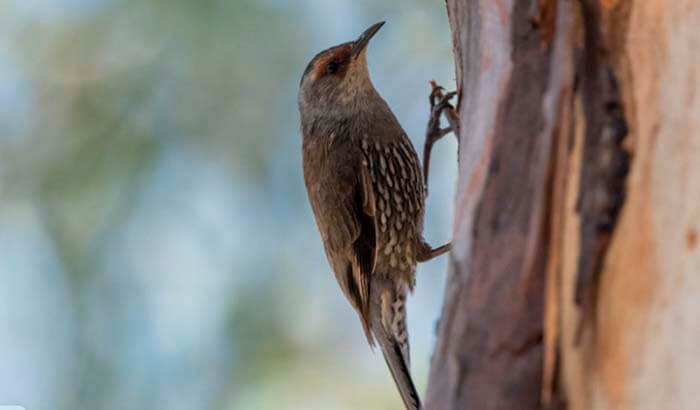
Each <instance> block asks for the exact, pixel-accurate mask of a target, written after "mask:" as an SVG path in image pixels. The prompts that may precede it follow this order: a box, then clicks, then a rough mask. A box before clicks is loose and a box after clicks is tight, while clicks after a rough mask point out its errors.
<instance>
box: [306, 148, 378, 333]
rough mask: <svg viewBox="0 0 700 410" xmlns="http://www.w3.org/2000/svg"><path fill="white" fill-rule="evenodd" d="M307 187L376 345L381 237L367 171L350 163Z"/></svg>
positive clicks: (329, 248)
mask: <svg viewBox="0 0 700 410" xmlns="http://www.w3.org/2000/svg"><path fill="white" fill-rule="evenodd" d="M346 158H347V157H346ZM360 158H361V156H360ZM336 163H337V162H336ZM305 174H306V170H305ZM306 182H307V189H308V190H309V196H310V199H311V204H312V208H313V211H314V215H315V216H316V222H317V225H318V227H319V230H320V232H321V237H322V239H323V244H324V247H325V249H326V254H327V256H328V259H329V261H330V263H331V265H332V267H333V271H334V273H335V276H336V279H337V280H338V284H339V285H340V287H341V289H342V290H343V293H344V294H345V296H346V297H347V298H348V300H350V303H351V304H352V306H353V307H354V308H355V310H357V312H358V314H359V316H360V320H361V322H362V326H363V328H364V331H365V334H366V336H367V340H368V341H369V343H370V345H374V340H373V338H372V335H371V332H370V323H369V300H370V299H369V298H370V281H371V276H372V273H373V272H374V266H375V262H376V252H377V249H376V244H377V242H376V238H377V235H376V227H375V223H374V215H375V207H374V206H375V205H374V193H373V190H372V182H371V179H370V176H369V172H368V170H367V167H366V166H364V165H363V164H362V163H361V162H360V161H357V162H356V163H353V164H349V163H347V162H346V163H345V166H340V167H336V168H334V169H333V170H332V171H330V170H329V171H328V172H322V175H321V178H320V179H319V180H318V181H316V180H314V181H312V180H311V179H310V178H309V179H307V181H306Z"/></svg>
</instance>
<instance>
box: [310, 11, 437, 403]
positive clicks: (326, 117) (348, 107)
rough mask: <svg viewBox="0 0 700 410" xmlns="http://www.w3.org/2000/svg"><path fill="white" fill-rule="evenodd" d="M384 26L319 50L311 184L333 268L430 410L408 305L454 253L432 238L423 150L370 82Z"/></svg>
mask: <svg viewBox="0 0 700 410" xmlns="http://www.w3.org/2000/svg"><path fill="white" fill-rule="evenodd" d="M382 25H384V22H380V23H377V24H375V25H373V26H372V27H370V28H368V29H367V30H366V31H365V32H364V33H362V35H361V36H360V37H359V38H358V39H357V40H355V41H350V42H347V43H343V44H340V45H338V46H335V47H331V48H329V49H327V50H325V51H322V52H320V53H318V54H317V55H316V56H315V57H314V58H313V59H312V60H311V62H309V64H308V66H307V67H306V70H305V71H304V74H303V76H302V79H301V84H300V89H299V111H300V114H301V131H302V134H303V144H302V145H303V168H304V181H305V183H306V189H307V191H308V195H309V201H310V202H311V207H312V209H313V212H314V216H315V218H316V224H317V226H318V229H319V231H320V233H321V238H322V239H323V244H324V247H325V251H326V256H327V257H328V261H329V263H330V265H331V267H332V269H333V272H334V273H335V277H336V279H337V281H338V283H339V284H340V288H341V289H342V290H343V293H344V294H345V296H346V297H347V298H348V300H349V301H350V303H351V304H352V306H353V307H354V308H355V310H356V311H357V313H358V314H359V316H360V321H361V322H362V326H363V328H364V331H365V335H366V336H367V340H368V341H369V344H370V345H371V346H374V343H375V340H376V342H378V343H379V346H380V347H381V349H382V353H383V354H384V359H385V360H386V363H387V365H388V366H389V370H390V371H391V375H392V376H393V378H394V381H395V383H396V386H397V387H398V390H399V393H400V394H401V398H402V399H403V402H404V404H405V405H406V408H407V409H410V410H418V409H420V407H421V405H420V399H419V397H418V394H417V392H416V388H415V386H414V384H413V380H412V379H411V374H410V361H409V344H408V334H407V330H406V311H405V302H406V294H407V292H408V291H412V290H413V286H414V284H415V271H416V263H417V262H423V261H427V260H429V259H431V258H434V257H436V256H438V255H441V254H443V253H445V252H447V251H448V250H449V248H450V244H446V245H443V246H440V247H438V248H435V249H433V248H432V247H431V246H430V245H428V243H426V241H425V240H424V239H423V215H424V205H425V189H426V187H424V185H423V180H422V175H421V166H420V163H419V161H418V156H417V155H416V151H415V150H414V148H413V145H412V144H411V141H410V140H409V139H408V137H407V136H406V133H405V132H404V130H403V129H402V128H401V125H400V124H399V122H398V120H397V119H396V117H395V116H394V114H393V113H392V111H391V109H390V108H389V106H388V105H387V103H386V102H385V101H384V99H382V97H381V96H380V95H379V93H378V92H377V90H376V89H375V88H374V85H373V84H372V81H371V80H370V76H369V71H368V67H367V55H366V47H367V44H368V42H369V40H370V39H371V38H372V36H374V34H376V32H377V31H378V30H379V29H380V28H381V27H382Z"/></svg>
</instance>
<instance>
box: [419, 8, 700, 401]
mask: <svg viewBox="0 0 700 410" xmlns="http://www.w3.org/2000/svg"><path fill="white" fill-rule="evenodd" d="M447 10H448V16H449V21H450V26H451V28H452V34H453V35H452V39H453V45H454V55H455V63H456V74H457V86H458V91H459V96H460V98H459V104H458V107H457V111H458V113H459V121H460V127H459V128H460V135H459V139H460V153H459V160H460V164H459V174H460V175H459V182H458V190H457V192H458V193H457V198H456V201H457V207H456V215H455V226H454V232H453V252H452V259H451V266H450V274H449V277H448V283H447V287H446V291H445V304H444V307H443V311H442V318H441V322H440V328H439V331H438V340H437V345H436V348H435V354H434V356H433V361H432V365H431V372H430V379H429V384H428V391H427V394H426V400H425V408H426V409H428V410H448V409H480V410H481V409H539V408H543V407H544V408H552V409H554V408H567V409H570V410H575V409H659V408H678V409H694V408H700V407H699V405H698V403H700V401H699V400H698V396H697V393H696V391H697V389H696V386H695V387H694V384H693V380H695V376H694V375H695V373H696V372H697V370H698V369H700V343H697V338H698V337H700V297H698V295H699V294H700V249H698V232H699V231H700V205H699V203H700V137H698V135H700V102H699V100H698V99H697V98H696V94H697V92H698V91H700V83H698V80H697V79H698V78H700V77H698V73H697V69H696V68H695V67H699V66H700V64H699V63H700V57H699V56H700V53H697V52H696V50H697V47H698V46H700V32H699V31H698V30H697V27H700V9H698V7H696V5H693V2H692V1H691V0H678V1H676V2H672V3H669V2H662V1H660V0H646V1H641V0H531V1H515V0H510V1H508V0H475V1H466V0H447ZM693 50H694V51H693ZM632 154H633V157H632ZM631 158H634V161H631ZM681 284H682V285H681ZM659 386H661V387H659Z"/></svg>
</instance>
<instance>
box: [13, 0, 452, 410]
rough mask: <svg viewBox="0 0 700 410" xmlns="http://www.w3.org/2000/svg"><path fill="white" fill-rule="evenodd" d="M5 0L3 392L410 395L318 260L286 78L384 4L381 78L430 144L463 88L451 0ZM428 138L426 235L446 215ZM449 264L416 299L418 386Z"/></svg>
mask: <svg viewBox="0 0 700 410" xmlns="http://www.w3.org/2000/svg"><path fill="white" fill-rule="evenodd" d="M393 4H395V2H393V1H391V0H380V1H377V0H364V1H356V0H337V1H332V2H331V1H327V0H297V1H292V0H257V1H255V0H228V1H227V0H199V1H195V0H190V1H185V0H167V1H166V0H150V1H144V0H15V1H12V0H10V1H3V2H0V107H1V108H0V278H1V285H0V326H1V327H0V329H2V330H1V331H0V332H1V333H0V404H20V405H23V406H25V407H26V408H27V409H28V410H55V409H59V410H62V409H71V410H75V409H79V410H82V409H90V410H94V409H115V410H116V409H120V410H121V409H125V408H127V409H128V408H132V409H169V410H178V409H183V410H184V409H187V410H191V409H241V410H248V409H299V410H301V409H303V410H314V409H319V410H320V409H323V410H328V409H339V410H340V409H364V410H371V409H377V410H378V409H382V410H385V409H400V408H402V407H401V404H400V403H401V402H400V399H399V396H398V394H397V393H396V390H395V388H394V386H393V382H392V380H391V376H390V375H389V372H388V370H387V369H386V367H385V364H384V360H383V359H382V357H381V354H380V353H379V352H378V351H377V352H374V353H372V351H371V350H370V348H369V347H368V346H367V343H366V340H365V337H364V335H363V333H362V330H361V327H360V324H359V320H358V319H357V317H356V315H355V313H354V311H353V310H352V309H351V308H350V305H349V304H348V302H347V301H346V300H345V299H344V298H343V297H342V295H341V292H340V290H339V288H338V285H337V284H336V282H335V279H334V277H333V275H332V274H331V272H330V269H329V267H328V265H327V262H326V259H325V256H324V254H323V250H322V245H321V242H320V238H319V236H318V233H317V231H316V226H315V224H314V220H313V217H312V214H311V210H310V207H309V205H308V203H307V199H306V193H305V190H304V187H303V180H302V176H301V136H300V134H299V125H298V113H297V103H296V93H297V87H298V84H299V79H300V77H301V73H302V72H303V70H304V68H305V66H306V64H307V62H308V61H309V60H310V59H311V57H313V55H314V54H315V53H317V52H318V51H320V50H322V49H324V48H326V47H329V46H331V45H335V44H337V43H340V42H344V41H348V40H351V39H354V38H355V37H356V36H357V35H359V34H360V33H361V32H362V31H363V30H364V29H365V28H366V27H368V26H369V25H370V24H372V23H375V22H377V21H379V20H387V22H388V24H387V25H386V26H384V28H383V29H382V30H381V31H380V32H379V34H378V35H377V36H376V37H375V39H374V40H373V42H372V43H371V45H370V47H369V63H370V71H371V74H372V76H373V80H374V82H375V84H376V86H377V88H378V89H379V91H380V93H381V94H382V95H383V96H384V98H385V99H386V100H387V101H388V102H389V105H390V106H391V107H392V108H393V109H394V111H395V113H396V114H397V116H398V118H399V120H400V121H401V122H402V124H403V126H404V128H405V129H406V131H407V132H408V134H409V135H410V137H411V138H412V139H413V142H414V144H415V145H416V146H417V147H418V148H419V150H420V149H422V142H423V134H424V130H425V125H426V121H427V118H428V103H427V95H428V93H429V86H428V81H429V80H430V79H435V80H437V81H438V82H439V83H441V84H443V85H445V86H446V87H447V88H450V89H452V88H454V68H453V64H452V54H451V40H450V33H449V27H448V23H447V17H446V14H445V8H444V2H443V1H442V0H430V1H424V0H411V1H406V2H402V3H401V6H400V7H395V6H392V5H393ZM455 176H456V143H455V140H454V138H452V137H449V138H445V140H444V141H441V142H440V143H439V144H437V145H436V147H435V150H434V154H433V162H432V167H431V177H432V178H431V191H430V194H431V196H430V198H429V200H428V208H427V209H428V210H427V216H426V237H427V238H428V240H429V241H430V242H431V243H433V244H436V245H437V244H440V243H443V242H445V241H446V240H448V238H449V236H450V231H451V228H450V226H451V215H452V207H453V195H454V192H453V189H454V183H455ZM446 261H447V259H446V258H445V257H442V258H439V259H437V260H434V261H431V262H430V263H427V264H423V265H420V266H419V269H418V276H417V282H418V283H417V288H416V293H415V295H414V296H413V297H412V298H410V303H409V306H408V314H409V331H410V337H411V342H412V364H413V370H414V374H415V377H416V382H417V384H418V388H419V391H421V392H422V391H424V388H425V384H426V378H427V371H428V366H429V360H430V354H431V351H432V348H433V344H434V329H435V324H436V321H437V318H438V314H439V308H440V304H441V299H442V294H443V286H444V283H445V271H446V264H447V262H446Z"/></svg>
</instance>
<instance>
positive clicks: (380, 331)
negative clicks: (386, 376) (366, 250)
mask: <svg viewBox="0 0 700 410" xmlns="http://www.w3.org/2000/svg"><path fill="white" fill-rule="evenodd" d="M381 299H383V300H382V303H379V304H375V305H374V309H372V310H373V312H372V330H373V333H374V336H375V338H376V340H377V342H378V343H379V346H380V347H381V349H382V353H383V354H384V360H385V361H386V364H387V366H389V370H390V371H391V376H392V377H393V378H394V383H396V387H397V388H398V390H399V394H400V395H401V399H402V400H403V402H404V405H405V406H406V409H407V410H420V409H421V404H420V397H419V396H418V392H417V391H416V387H415V385H414V384H413V379H412V378H411V365H410V358H409V348H408V332H407V330H406V315H405V311H406V310H405V300H406V296H405V293H404V294H398V295H397V294H396V293H394V292H385V293H384V295H382V297H381Z"/></svg>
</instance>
